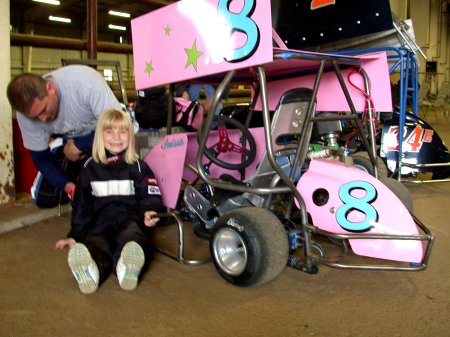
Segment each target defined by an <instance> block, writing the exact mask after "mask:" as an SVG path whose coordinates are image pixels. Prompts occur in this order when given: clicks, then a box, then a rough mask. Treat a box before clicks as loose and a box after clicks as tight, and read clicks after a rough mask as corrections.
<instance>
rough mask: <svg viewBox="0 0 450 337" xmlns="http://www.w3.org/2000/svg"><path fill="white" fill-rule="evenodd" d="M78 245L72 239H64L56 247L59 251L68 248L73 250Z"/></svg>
mask: <svg viewBox="0 0 450 337" xmlns="http://www.w3.org/2000/svg"><path fill="white" fill-rule="evenodd" d="M75 244H76V241H75V240H74V239H72V238H69V239H63V240H59V241H58V242H56V244H55V247H56V248H59V249H63V248H64V247H66V246H69V248H72V247H73V246H74V245H75Z"/></svg>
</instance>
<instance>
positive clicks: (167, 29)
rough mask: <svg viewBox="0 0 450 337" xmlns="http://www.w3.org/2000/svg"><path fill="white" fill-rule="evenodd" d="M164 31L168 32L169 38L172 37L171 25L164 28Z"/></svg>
mask: <svg viewBox="0 0 450 337" xmlns="http://www.w3.org/2000/svg"><path fill="white" fill-rule="evenodd" d="M164 30H165V31H166V35H169V36H170V31H171V29H170V28H169V25H167V27H166V28H164Z"/></svg>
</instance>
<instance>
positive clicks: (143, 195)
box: [68, 151, 162, 282]
mask: <svg viewBox="0 0 450 337" xmlns="http://www.w3.org/2000/svg"><path fill="white" fill-rule="evenodd" d="M106 153H107V157H108V162H109V163H108V164H103V163H97V162H95V161H94V159H93V158H92V157H90V158H88V159H87V160H86V161H85V163H84V165H83V168H82V169H81V172H80V176H79V180H78V182H77V187H76V190H75V195H74V200H73V203H72V208H73V211H72V223H71V225H72V229H71V231H70V232H69V234H68V237H70V238H73V239H74V240H75V241H77V242H81V243H84V244H85V245H86V247H87V248H88V250H89V252H90V253H91V255H92V258H93V259H94V261H95V262H96V263H97V266H98V268H99V272H100V282H102V281H104V280H105V278H106V277H107V276H108V274H109V273H110V272H111V271H113V272H114V274H115V273H116V265H117V261H118V260H119V258H120V253H121V252H122V248H123V246H124V245H125V244H126V243H127V242H129V241H135V242H137V243H138V244H139V245H140V246H141V247H142V248H143V250H144V253H145V256H146V265H147V262H148V260H149V259H150V256H151V253H152V244H151V241H150V240H149V233H148V231H149V228H148V227H146V226H145V225H144V213H145V212H146V211H155V212H160V211H161V210H162V201H161V194H160V191H159V188H158V186H157V182H156V179H155V176H154V174H153V172H152V171H151V169H150V168H149V166H148V165H147V163H145V162H144V161H142V160H137V161H136V162H135V163H134V164H132V165H130V164H127V163H126V162H125V161H123V160H122V156H123V153H121V154H119V155H112V154H110V153H109V152H108V151H107V152H106Z"/></svg>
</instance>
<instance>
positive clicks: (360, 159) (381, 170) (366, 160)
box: [350, 152, 388, 179]
mask: <svg viewBox="0 0 450 337" xmlns="http://www.w3.org/2000/svg"><path fill="white" fill-rule="evenodd" d="M350 157H352V159H353V166H355V167H357V168H359V169H361V170H363V171H365V172H367V173H369V174H370V175H372V176H375V172H374V170H373V166H372V161H371V160H370V157H369V154H368V153H367V152H356V153H353V154H351V155H350ZM377 165H378V178H379V179H381V178H387V176H388V169H387V167H386V164H385V163H384V161H383V159H381V158H380V157H378V156H377Z"/></svg>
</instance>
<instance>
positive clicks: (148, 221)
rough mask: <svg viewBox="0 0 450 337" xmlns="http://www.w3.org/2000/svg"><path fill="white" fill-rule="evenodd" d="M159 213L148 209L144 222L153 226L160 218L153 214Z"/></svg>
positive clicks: (148, 225)
mask: <svg viewBox="0 0 450 337" xmlns="http://www.w3.org/2000/svg"><path fill="white" fill-rule="evenodd" d="M156 214H157V213H156V212H155V211H147V212H145V214H144V224H145V225H146V226H147V227H153V226H155V225H156V223H157V222H158V221H159V218H153V219H152V218H151V217H152V215H156Z"/></svg>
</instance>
